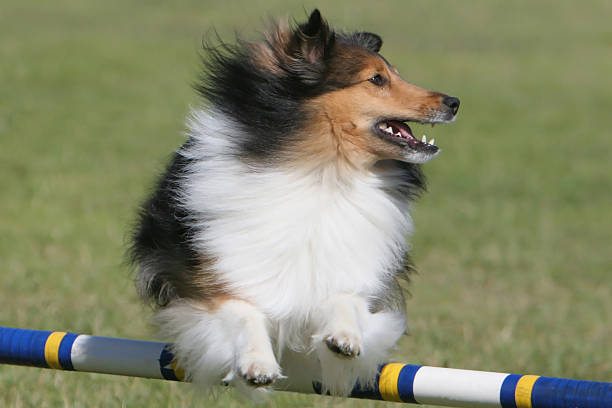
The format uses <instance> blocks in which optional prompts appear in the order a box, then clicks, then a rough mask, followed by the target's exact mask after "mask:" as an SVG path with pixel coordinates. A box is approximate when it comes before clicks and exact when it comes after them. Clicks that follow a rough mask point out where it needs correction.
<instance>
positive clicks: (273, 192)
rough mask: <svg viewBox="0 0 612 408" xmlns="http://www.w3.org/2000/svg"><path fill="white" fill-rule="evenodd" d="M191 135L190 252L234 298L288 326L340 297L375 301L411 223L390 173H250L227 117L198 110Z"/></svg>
mask: <svg viewBox="0 0 612 408" xmlns="http://www.w3.org/2000/svg"><path fill="white" fill-rule="evenodd" d="M188 127H189V136H190V138H191V141H192V142H193V143H188V144H186V145H185V146H184V147H183V148H182V149H181V151H179V153H180V154H182V155H183V156H185V157H187V158H189V159H191V160H190V163H191V164H190V165H189V167H188V168H187V171H186V174H185V175H184V177H185V184H184V185H185V187H184V191H183V192H182V194H184V197H183V200H182V201H183V202H184V205H185V207H186V208H185V209H186V210H187V213H188V214H192V215H193V217H190V220H188V222H189V223H190V224H191V225H192V226H193V227H194V228H195V231H197V233H196V234H195V237H194V241H195V242H194V244H195V245H196V247H197V248H200V249H201V250H202V251H203V253H206V254H207V255H208V256H209V257H211V258H212V259H214V260H215V267H214V269H215V273H216V274H217V275H218V278H219V279H220V280H221V281H223V282H224V283H225V284H227V285H228V286H229V288H230V290H231V291H232V292H233V293H237V294H239V296H240V297H241V298H243V299H244V300H248V301H250V302H252V303H253V304H255V305H257V306H258V307H260V308H261V309H262V310H264V311H265V313H267V314H269V315H271V316H276V317H277V318H278V319H283V318H291V319H293V318H295V317H296V316H303V317H305V316H308V315H309V313H310V312H311V310H310V307H312V305H317V304H319V303H320V302H321V301H323V300H325V299H327V298H329V297H330V296H334V295H336V294H340V293H355V294H360V295H363V296H375V295H376V294H377V292H378V291H380V290H382V289H383V288H384V286H385V284H386V283H387V282H388V280H389V279H391V278H392V277H393V275H394V274H395V273H396V272H397V270H398V269H399V268H401V265H402V261H403V256H404V254H405V251H406V249H407V248H406V246H407V244H406V236H407V235H408V234H409V233H410V232H411V229H412V220H411V218H410V215H409V212H408V210H409V202H408V200H407V199H406V198H405V197H402V196H400V195H399V194H397V193H396V192H395V191H396V190H397V187H398V186H400V185H402V183H404V184H405V181H404V180H402V177H401V172H400V171H399V170H398V169H397V168H395V167H394V166H393V165H391V166H388V167H386V168H385V169H383V168H380V169H377V170H372V171H369V172H357V171H356V172H355V174H354V176H353V177H345V176H343V177H340V176H339V171H338V169H337V168H335V166H334V165H333V164H327V165H325V166H321V167H319V168H316V169H315V170H313V169H312V168H310V169H301V168H297V167H293V168H291V170H288V168H283V169H281V168H278V167H276V168H272V167H269V168H266V167H263V166H262V167H258V168H253V166H252V164H251V165H249V164H247V163H245V162H243V161H242V160H240V159H239V158H238V155H237V149H238V143H239V142H240V141H241V133H240V131H239V130H238V129H237V128H236V126H234V125H232V121H231V120H229V119H228V118H227V117H224V116H223V115H219V114H217V113H211V112H207V111H204V110H196V111H194V112H193V113H192V115H191V119H190V120H189V122H188Z"/></svg>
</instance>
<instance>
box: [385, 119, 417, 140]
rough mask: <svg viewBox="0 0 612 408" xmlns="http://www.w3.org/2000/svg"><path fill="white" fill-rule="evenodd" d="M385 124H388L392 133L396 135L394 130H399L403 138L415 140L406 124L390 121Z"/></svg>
mask: <svg viewBox="0 0 612 408" xmlns="http://www.w3.org/2000/svg"><path fill="white" fill-rule="evenodd" d="M387 124H389V125H390V126H391V127H392V128H393V133H396V130H399V132H400V133H401V134H402V137H403V138H405V139H415V137H414V135H413V134H412V130H411V129H410V126H408V125H407V124H405V123H403V122H398V121H396V120H390V121H388V122H387Z"/></svg>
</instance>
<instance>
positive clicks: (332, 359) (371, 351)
mask: <svg viewBox="0 0 612 408" xmlns="http://www.w3.org/2000/svg"><path fill="white" fill-rule="evenodd" d="M316 320H317V321H316V322H313V323H314V324H315V327H318V329H317V331H316V334H315V335H314V336H313V340H314V342H315V344H314V346H315V350H316V353H317V357H318V359H319V363H320V365H321V381H322V386H323V390H324V391H325V392H326V391H329V392H330V393H332V394H335V395H347V394H348V393H349V392H350V391H351V390H352V388H353V386H354V385H355V382H356V381H357V380H359V382H360V384H362V385H368V384H370V383H371V382H372V381H374V379H375V377H376V370H377V368H378V365H379V364H381V363H382V362H384V360H385V359H386V358H387V354H388V352H389V350H390V349H391V348H392V347H393V346H394V345H395V343H396V342H397V340H398V339H399V338H400V336H401V335H402V334H403V333H404V331H405V328H406V320H405V315H404V314H403V313H402V312H393V311H383V312H378V313H370V311H369V310H368V303H367V300H366V299H364V298H363V297H360V296H357V295H340V296H336V297H334V298H332V299H329V300H328V301H327V302H325V303H324V304H323V305H321V307H320V308H319V310H318V312H317V316H316Z"/></svg>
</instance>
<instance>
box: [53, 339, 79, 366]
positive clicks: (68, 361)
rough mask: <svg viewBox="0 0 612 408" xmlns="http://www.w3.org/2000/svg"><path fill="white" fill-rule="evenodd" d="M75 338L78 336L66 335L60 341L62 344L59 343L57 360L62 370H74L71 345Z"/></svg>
mask: <svg viewBox="0 0 612 408" xmlns="http://www.w3.org/2000/svg"><path fill="white" fill-rule="evenodd" d="M77 337H79V335H78V334H74V333H66V335H65V336H64V338H63V339H62V342H61V343H60V346H59V351H58V359H59V363H60V365H61V366H62V368H63V369H64V370H74V367H73V366H72V345H73V344H74V341H75V340H76V338H77Z"/></svg>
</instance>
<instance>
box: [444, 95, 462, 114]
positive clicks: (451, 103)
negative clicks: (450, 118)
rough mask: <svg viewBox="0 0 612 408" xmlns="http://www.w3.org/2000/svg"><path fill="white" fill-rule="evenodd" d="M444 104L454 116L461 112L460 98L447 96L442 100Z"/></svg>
mask: <svg viewBox="0 0 612 408" xmlns="http://www.w3.org/2000/svg"><path fill="white" fill-rule="evenodd" d="M442 103H443V104H444V105H446V106H448V107H449V108H450V110H451V112H453V115H456V114H457V111H458V110H459V99H458V98H455V97H454V96H445V97H444V99H442Z"/></svg>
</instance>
